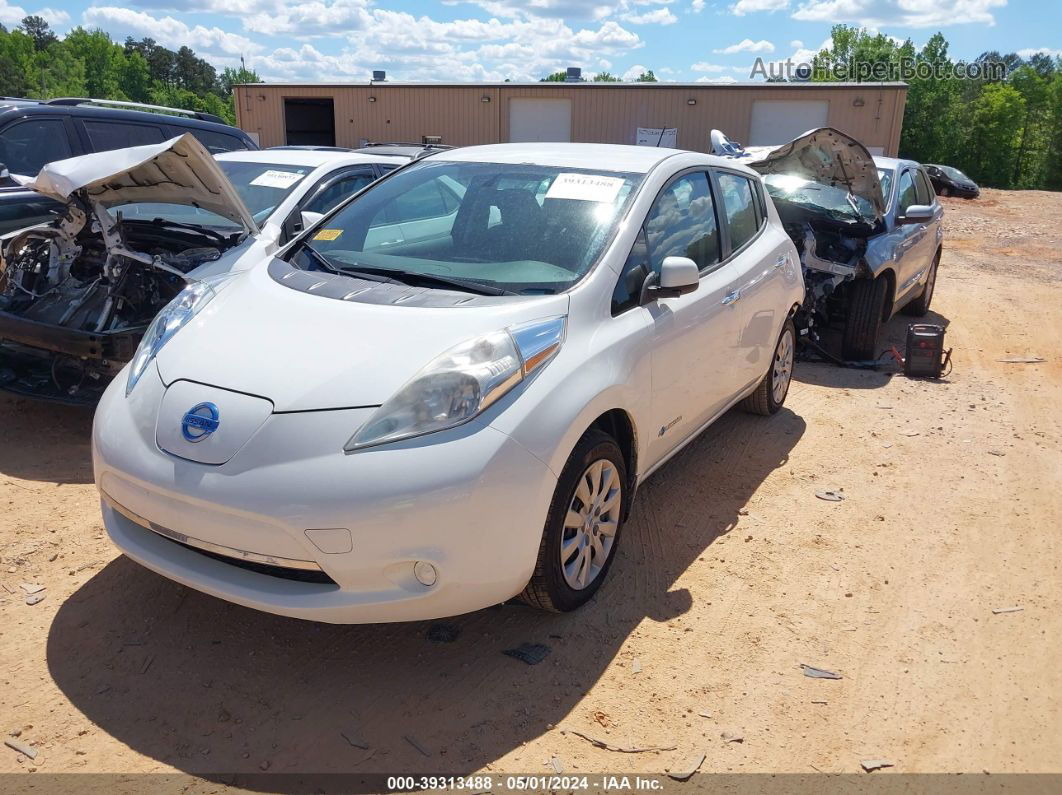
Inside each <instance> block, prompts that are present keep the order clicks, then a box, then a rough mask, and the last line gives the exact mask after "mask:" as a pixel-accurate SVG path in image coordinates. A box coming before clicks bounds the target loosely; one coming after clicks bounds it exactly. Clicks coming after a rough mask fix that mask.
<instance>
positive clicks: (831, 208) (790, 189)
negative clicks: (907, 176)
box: [763, 172, 888, 221]
mask: <svg viewBox="0 0 1062 795" xmlns="http://www.w3.org/2000/svg"><path fill="white" fill-rule="evenodd" d="M879 173H880V172H879ZM763 182H764V184H765V185H766V186H767V192H768V193H769V194H771V197H772V198H774V199H780V200H782V201H786V202H789V203H790V204H795V205H798V206H803V207H810V208H813V209H815V210H818V211H825V212H826V214H827V215H829V216H830V217H831V218H834V219H836V220H839V221H872V220H873V219H874V218H875V217H876V215H877V213H876V211H875V209H874V206H873V205H872V204H871V203H870V202H869V201H867V200H866V199H864V198H862V197H861V196H855V195H853V194H851V193H849V192H848V190H847V189H846V188H843V187H833V186H832V185H826V184H823V183H821V182H813V181H812V180H809V179H805V178H804V177H800V176H797V175H795V174H767V175H766V176H764V178H763ZM885 190H886V189H885V185H884V183H883V184H882V192H883V193H884V192H885ZM885 195H888V194H887V193H886V194H885Z"/></svg>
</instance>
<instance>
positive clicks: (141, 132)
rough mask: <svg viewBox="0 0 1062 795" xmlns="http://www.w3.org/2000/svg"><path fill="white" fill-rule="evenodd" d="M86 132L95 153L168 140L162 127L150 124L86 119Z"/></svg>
mask: <svg viewBox="0 0 1062 795" xmlns="http://www.w3.org/2000/svg"><path fill="white" fill-rule="evenodd" d="M83 124H84V125H85V132H86V133H88V137H89V144H90V145H91V148H92V151H93V152H109V151H111V150H112V149H125V148H126V147H127V146H145V145H147V144H158V143H162V142H163V141H165V140H166V137H165V136H164V135H163V132H162V128H161V127H155V126H152V125H150V124H126V123H125V122H116V121H98V120H93V119H86V120H85V121H84V122H83Z"/></svg>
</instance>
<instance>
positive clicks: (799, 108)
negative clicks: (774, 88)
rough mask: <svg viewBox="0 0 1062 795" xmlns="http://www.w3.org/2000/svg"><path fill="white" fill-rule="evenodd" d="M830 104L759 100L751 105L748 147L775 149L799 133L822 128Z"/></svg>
mask: <svg viewBox="0 0 1062 795" xmlns="http://www.w3.org/2000/svg"><path fill="white" fill-rule="evenodd" d="M829 114H830V103H829V102H828V101H826V100H823V101H821V102H813V101H807V100H805V101H801V100H760V101H758V102H753V103H752V127H751V132H750V133H749V140H748V145H749V146H777V145H778V144H784V143H787V142H789V141H792V140H793V139H794V138H796V137H797V136H798V135H800V134H801V133H806V132H807V131H808V130H814V129H815V128H816V127H825V126H826V119H827V117H828V116H829Z"/></svg>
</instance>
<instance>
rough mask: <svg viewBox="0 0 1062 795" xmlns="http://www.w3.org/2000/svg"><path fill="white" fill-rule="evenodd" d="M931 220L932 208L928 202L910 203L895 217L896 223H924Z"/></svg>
mask: <svg viewBox="0 0 1062 795" xmlns="http://www.w3.org/2000/svg"><path fill="white" fill-rule="evenodd" d="M932 220H933V208H932V207H930V206H929V205H928V204H912V205H911V206H910V207H908V208H907V209H906V210H905V211H904V213H903V215H901V216H900V217H899V218H897V219H896V223H898V224H924V223H925V222H926V221H932Z"/></svg>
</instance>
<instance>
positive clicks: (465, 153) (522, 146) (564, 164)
mask: <svg viewBox="0 0 1062 795" xmlns="http://www.w3.org/2000/svg"><path fill="white" fill-rule="evenodd" d="M682 154H690V152H685V151H682V150H679V149H664V148H662V147H655V146H628V145H624V144H571V143H519V144H488V145H486V146H466V147H462V148H461V149H453V150H450V151H448V152H440V153H438V154H435V155H432V156H431V159H432V160H448V161H457V162H471V163H506V164H510V163H511V164H517V163H521V164H531V165H538V166H552V167H555V168H586V169H594V170H599V171H625V172H632V173H637V174H647V173H649V172H650V171H652V169H653V168H655V167H656V166H657V165H658V164H659V163H661V162H663V161H664V160H666V159H667V158H669V157H674V156H675V155H682ZM704 157H706V158H707V159H709V160H711V161H715V162H716V164H718V165H725V166H730V165H733V161H728V160H726V159H725V158H719V157H714V156H710V155H704Z"/></svg>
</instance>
